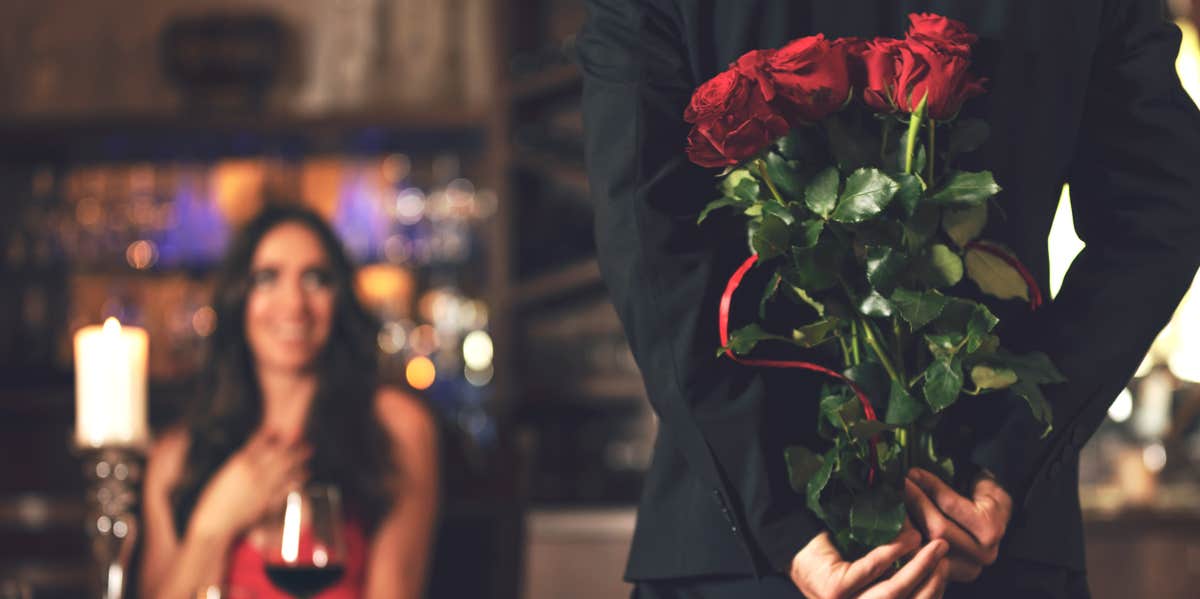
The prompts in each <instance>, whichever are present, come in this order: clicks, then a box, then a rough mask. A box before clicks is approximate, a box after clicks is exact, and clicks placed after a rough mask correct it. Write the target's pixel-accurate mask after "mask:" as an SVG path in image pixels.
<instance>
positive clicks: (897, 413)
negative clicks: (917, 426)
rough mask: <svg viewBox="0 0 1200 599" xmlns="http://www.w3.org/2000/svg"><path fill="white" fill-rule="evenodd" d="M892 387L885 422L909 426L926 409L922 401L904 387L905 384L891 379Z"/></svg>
mask: <svg viewBox="0 0 1200 599" xmlns="http://www.w3.org/2000/svg"><path fill="white" fill-rule="evenodd" d="M891 387H892V390H891V393H889V394H888V405H887V413H886V414H885V415H884V417H883V420H884V422H887V423H888V424H895V425H897V426H907V425H909V424H912V423H914V422H916V421H917V418H918V417H920V416H921V414H922V412H923V411H924V409H923V408H922V406H921V403H920V402H919V401H917V400H916V398H914V397H913V396H912V394H910V393H909V392H908V390H907V389H905V388H904V385H901V384H900V383H897V382H896V381H891Z"/></svg>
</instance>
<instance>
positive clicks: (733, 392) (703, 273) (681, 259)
mask: <svg viewBox="0 0 1200 599" xmlns="http://www.w3.org/2000/svg"><path fill="white" fill-rule="evenodd" d="M587 7H588V12H589V15H588V19H587V21H586V24H585V25H584V27H583V29H582V30H581V32H580V35H579V36H578V40H577V48H578V60H579V62H580V66H581V68H582V70H583V76H584V90H583V118H584V125H585V132H586V153H587V168H588V178H589V183H590V186H591V195H592V200H593V202H594V205H595V219H596V222H595V231H596V245H597V253H598V258H599V262H600V268H601V272H602V275H603V277H604V280H605V282H606V284H607V286H608V289H609V293H610V295H611V298H612V301H613V304H614V306H615V308H616V310H617V313H618V315H619V316H620V318H621V321H622V324H623V326H624V329H625V332H626V336H627V337H628V340H629V343H630V346H631V348H632V350H633V353H634V356H635V358H636V360H637V362H638V365H639V367H640V369H641V371H642V375H643V378H644V381H645V384H646V387H647V392H648V394H649V397H650V400H651V402H652V404H653V405H654V406H655V409H656V411H657V412H658V414H659V416H660V423H659V427H660V430H659V434H660V435H666V436H668V437H670V438H671V439H672V444H673V445H674V446H677V447H680V448H682V453H683V454H684V458H685V460H686V462H687V464H688V466H689V468H690V469H691V470H693V471H694V473H695V474H696V475H697V476H698V477H699V478H700V479H701V480H703V482H704V483H706V485H707V486H708V487H709V490H708V491H706V494H707V493H708V492H711V493H712V494H713V496H714V497H716V498H717V499H719V501H720V503H721V504H722V505H723V506H724V508H723V509H726V510H727V514H729V513H730V512H731V516H732V517H731V524H732V529H733V532H734V534H735V535H737V536H739V538H740V539H741V541H742V542H743V543H744V544H745V545H746V546H747V547H748V548H749V549H750V551H751V553H752V554H753V555H755V556H756V557H758V558H759V559H762V558H765V559H766V561H767V562H768V563H769V564H770V565H771V566H772V567H773V568H774V569H776V570H777V571H787V570H788V569H789V568H790V563H791V560H792V558H793V557H794V556H795V554H796V552H797V551H799V549H800V548H802V547H803V546H804V545H805V544H806V543H807V542H808V541H809V540H811V538H812V537H813V536H814V535H816V534H817V533H818V532H819V531H820V530H821V529H822V526H821V525H820V523H819V521H817V520H816V519H815V517H813V516H812V515H811V514H810V513H808V512H807V511H806V510H805V509H804V508H803V502H802V499H800V498H799V496H798V495H796V494H795V493H793V492H792V491H791V490H790V488H788V486H787V481H786V476H787V474H786V468H785V467H784V466H783V463H782V449H781V448H779V447H775V446H772V445H771V444H770V443H768V442H767V438H768V437H769V436H770V435H769V434H767V433H765V432H764V430H763V429H764V428H765V427H766V426H768V425H767V424H765V423H766V422H768V421H769V420H770V416H769V415H768V414H766V413H765V410H766V407H765V406H766V399H765V395H766V394H765V393H764V392H763V381H762V377H763V376H769V375H765V374H763V373H758V372H755V371H754V369H751V368H747V367H743V366H739V365H737V364H734V363H733V362H732V361H731V360H728V359H727V358H721V359H718V358H716V356H715V354H716V349H717V348H718V347H720V341H719V339H718V336H717V306H718V303H719V297H720V295H721V292H722V288H723V286H724V284H725V282H726V280H727V279H728V277H729V275H730V274H732V272H733V270H735V269H736V266H737V264H738V263H740V262H741V261H742V260H744V259H745V258H746V257H747V256H748V255H749V252H748V249H747V245H746V242H745V228H744V227H745V225H744V223H740V222H738V221H737V219H734V218H728V219H725V220H724V221H723V222H724V224H721V223H722V219H720V218H717V219H710V220H711V222H710V221H705V224H704V226H698V225H697V224H696V217H697V215H698V214H699V212H700V210H701V209H702V208H703V206H704V205H705V204H706V203H707V202H708V201H709V200H711V199H713V198H714V197H716V190H715V185H716V179H715V178H714V176H715V175H716V172H715V171H713V170H706V169H702V168H699V167H697V166H695V165H693V164H691V163H690V162H688V160H687V158H686V156H685V153H684V147H685V140H686V136H687V133H688V125H687V124H686V123H685V122H684V121H683V111H684V108H685V106H686V105H687V103H688V101H689V99H690V97H691V93H692V91H693V89H694V88H695V87H696V86H697V85H698V82H697V81H695V80H694V79H695V77H694V76H693V74H692V73H691V72H690V68H689V66H688V64H689V63H688V60H687V56H688V55H689V52H697V51H699V50H698V49H695V48H686V47H685V44H684V42H683V36H682V34H681V33H680V32H679V30H678V28H677V25H676V24H675V23H674V22H673V19H672V17H671V16H670V15H669V14H667V13H666V12H664V11H661V10H659V9H658V8H656V7H655V6H654V5H653V3H652V2H650V1H639V0H589V1H588V2H587ZM748 293H749V294H750V295H753V294H754V292H748ZM756 299H757V298H751V299H748V300H746V301H744V302H742V303H746V304H756V303H757V302H756V301H755V300H756ZM736 303H737V302H735V304H736ZM814 413H815V412H814ZM809 425H810V423H804V422H801V423H795V424H793V426H801V427H803V426H809ZM811 427H812V428H814V430H815V422H812V423H811ZM776 454H779V455H776ZM702 501H708V498H704V499H703V500H702ZM714 513H717V512H716V511H715V510H714ZM718 517H719V516H718Z"/></svg>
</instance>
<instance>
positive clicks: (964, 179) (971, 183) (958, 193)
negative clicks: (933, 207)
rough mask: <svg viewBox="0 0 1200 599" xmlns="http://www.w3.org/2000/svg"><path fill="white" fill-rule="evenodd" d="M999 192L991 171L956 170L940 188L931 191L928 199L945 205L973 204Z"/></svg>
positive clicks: (979, 202)
mask: <svg viewBox="0 0 1200 599" xmlns="http://www.w3.org/2000/svg"><path fill="white" fill-rule="evenodd" d="M998 193H1000V186H999V185H996V180H995V179H994V178H993V177H992V173H991V171H982V172H978V173H969V172H965V171H956V172H954V174H952V175H950V177H949V178H948V179H947V180H946V183H945V184H944V185H942V188H941V189H939V190H937V191H935V192H933V195H931V196H929V200H930V201H931V202H933V203H935V204H944V205H947V206H974V205H977V204H982V203H984V202H986V201H987V200H988V198H990V197H992V196H994V195H996V194H998Z"/></svg>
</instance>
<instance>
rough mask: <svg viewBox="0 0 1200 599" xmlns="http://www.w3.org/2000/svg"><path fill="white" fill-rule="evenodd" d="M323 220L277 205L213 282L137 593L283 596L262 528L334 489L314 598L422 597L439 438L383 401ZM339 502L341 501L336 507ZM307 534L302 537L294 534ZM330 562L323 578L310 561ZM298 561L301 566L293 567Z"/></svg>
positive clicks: (152, 478)
mask: <svg viewBox="0 0 1200 599" xmlns="http://www.w3.org/2000/svg"><path fill="white" fill-rule="evenodd" d="M353 274H354V269H353V266H352V265H351V263H350V261H349V259H348V258H347V256H346V253H345V252H344V250H343V249H342V246H341V244H340V242H339V241H338V239H337V237H336V235H335V234H334V233H333V231H332V230H331V229H330V228H329V226H328V225H327V224H326V223H325V222H324V221H323V220H322V219H321V217H320V216H318V215H316V214H314V213H312V212H309V211H306V210H303V209H300V208H296V207H291V206H269V207H267V208H265V209H264V210H263V212H262V213H260V214H259V215H258V216H257V217H255V218H254V219H253V220H251V221H250V222H249V223H248V224H247V225H246V226H245V228H244V229H243V230H242V232H241V234H240V235H239V236H238V237H237V238H236V239H235V240H234V242H233V243H232V245H231V246H230V248H229V251H228V254H227V255H226V259H225V261H224V263H223V266H222V269H221V271H220V273H219V275H218V277H217V284H216V289H215V293H214V299H213V307H214V310H215V313H216V326H215V329H214V331H213V333H212V335H211V336H210V338H209V339H210V346H209V348H208V349H209V355H208V356H207V359H206V370H205V372H204V376H202V378H201V381H202V384H203V386H204V388H203V389H202V390H201V392H200V393H198V394H197V395H196V397H195V401H194V402H193V404H192V406H191V409H190V410H189V412H188V414H187V416H186V418H185V422H183V423H181V425H179V426H177V427H176V428H174V429H173V430H171V431H169V432H168V433H167V434H165V435H163V437H162V438H161V439H160V440H159V442H158V443H157V444H156V445H155V447H154V448H153V450H152V451H151V453H150V460H149V464H148V467H147V470H148V472H147V477H146V484H145V514H146V528H147V530H146V546H145V551H144V557H143V575H142V580H141V583H142V592H143V595H145V596H152V597H167V598H170V597H187V596H191V595H192V594H194V593H195V591H196V590H197V589H198V588H202V587H204V586H206V585H209V584H218V583H227V584H232V585H235V586H239V587H241V588H246V589H251V590H253V591H255V593H256V596H259V597H287V596H289V595H285V594H283V593H282V591H280V590H279V589H277V588H275V587H274V586H273V585H272V583H271V582H270V580H269V579H268V578H267V574H266V568H265V564H266V563H268V561H269V560H270V558H271V555H270V552H269V551H268V550H267V549H266V547H267V546H268V545H269V542H270V540H271V539H269V538H266V537H267V535H266V534H265V532H264V530H265V529H263V527H262V526H260V525H261V524H262V523H263V521H264V517H266V516H269V515H271V514H274V513H277V512H278V513H282V505H283V504H284V499H285V498H287V503H288V505H289V508H288V509H290V504H291V502H292V498H291V496H290V495H289V494H288V493H289V491H290V490H294V489H297V488H299V487H300V486H302V485H309V486H311V485H323V487H322V488H336V489H338V491H337V495H338V496H339V497H344V499H345V501H344V507H345V509H344V510H342V511H343V513H341V514H339V515H335V516H334V517H335V518H337V519H339V520H340V522H341V526H340V527H339V528H340V529H341V530H342V531H343V534H341V535H340V536H341V537H343V538H342V541H343V542H342V543H341V545H343V547H341V549H342V552H341V554H340V558H341V559H340V562H339V563H336V564H333V563H329V564H327V563H326V560H327V556H326V553H325V550H324V549H318V550H313V557H314V559H313V560H312V561H313V564H310V566H313V567H317V568H324V567H325V566H327V565H328V566H331V568H329V570H328V571H329V572H332V573H337V574H339V576H338V577H335V578H336V580H334V578H330V584H331V586H329V587H327V588H326V590H325V591H324V592H323V593H322V594H319V595H315V596H316V597H322V598H336V597H416V596H418V595H419V594H420V592H421V588H422V586H423V582H424V573H425V568H426V564H427V562H428V556H429V543H430V537H431V531H432V527H433V520H434V516H435V512H436V503H437V499H436V489H437V480H436V470H437V468H436V461H437V457H436V451H435V447H436V432H435V427H434V424H433V421H432V418H431V416H430V414H429V413H428V412H427V411H426V410H425V409H424V407H423V406H422V405H421V404H420V402H419V401H418V400H417V399H416V398H414V397H413V396H411V395H409V394H408V393H405V392H402V391H400V390H398V389H393V388H389V387H386V386H381V385H379V383H378V382H377V380H378V377H377V373H376V364H377V356H376V353H375V352H376V349H375V348H376V333H377V331H378V328H379V327H378V323H377V322H376V321H375V320H374V318H372V317H371V316H370V315H369V314H368V313H367V312H366V311H365V310H364V309H363V307H362V306H361V304H360V303H359V301H358V299H357V297H356V295H355V293H354V288H353ZM335 503H341V502H335ZM301 534H302V535H303V534H305V533H301ZM317 553H321V555H322V556H324V557H323V558H322V560H320V563H317V562H318V560H317V559H316V554H317ZM293 561H294V560H293Z"/></svg>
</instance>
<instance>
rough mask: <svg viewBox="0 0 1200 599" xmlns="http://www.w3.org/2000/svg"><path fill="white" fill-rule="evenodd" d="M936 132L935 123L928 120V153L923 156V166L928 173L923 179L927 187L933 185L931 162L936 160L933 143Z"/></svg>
mask: <svg viewBox="0 0 1200 599" xmlns="http://www.w3.org/2000/svg"><path fill="white" fill-rule="evenodd" d="M936 132H937V121H935V120H933V119H929V148H928V149H929V151H928V152H927V153H926V154H925V159H926V160H925V165H926V170H927V173H928V174H927V175H926V177H925V183H926V184H927V185H933V162H934V161H935V160H937V152H935V151H934V147H935V146H934V141H935V138H936V135H937V133H936Z"/></svg>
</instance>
